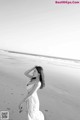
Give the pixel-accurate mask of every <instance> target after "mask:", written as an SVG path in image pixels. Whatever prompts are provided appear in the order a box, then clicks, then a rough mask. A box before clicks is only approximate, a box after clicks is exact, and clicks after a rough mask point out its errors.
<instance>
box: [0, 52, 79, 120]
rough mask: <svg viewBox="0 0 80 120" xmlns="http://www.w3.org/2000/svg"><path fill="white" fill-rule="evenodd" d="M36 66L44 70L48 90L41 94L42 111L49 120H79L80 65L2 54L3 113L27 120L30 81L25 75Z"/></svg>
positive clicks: (0, 98)
mask: <svg viewBox="0 0 80 120" xmlns="http://www.w3.org/2000/svg"><path fill="white" fill-rule="evenodd" d="M35 65H40V66H42V67H43V69H44V77H45V88H44V89H41V90H39V91H38V96H39V100H40V110H41V111H42V112H43V114H44V116H45V119H46V120H80V63H79V62H77V61H69V60H67V61H65V60H61V59H58V60H57V59H50V58H44V57H41V56H31V55H24V54H18V53H10V52H7V51H4V50H0V111H9V120H27V115H26V104H25V103H24V104H23V112H21V113H19V109H18V105H19V103H20V101H21V100H22V99H23V98H24V97H25V96H26V95H27V86H26V85H27V83H28V82H29V80H30V79H29V78H28V77H26V76H25V75H24V72H25V71H26V70H28V69H31V68H32V67H34V66H35Z"/></svg>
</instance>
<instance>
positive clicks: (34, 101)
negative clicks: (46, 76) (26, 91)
mask: <svg viewBox="0 0 80 120" xmlns="http://www.w3.org/2000/svg"><path fill="white" fill-rule="evenodd" d="M40 86H41V82H38V87H37V89H36V91H35V92H34V93H33V94H32V95H31V96H30V98H29V99H28V100H27V111H28V120H44V115H43V113H42V112H41V111H40V110H39V98H38V95H37V90H38V89H39V88H40Z"/></svg>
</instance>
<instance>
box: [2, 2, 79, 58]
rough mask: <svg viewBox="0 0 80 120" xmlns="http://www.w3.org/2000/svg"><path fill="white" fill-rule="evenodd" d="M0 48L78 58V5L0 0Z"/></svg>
mask: <svg viewBox="0 0 80 120" xmlns="http://www.w3.org/2000/svg"><path fill="white" fill-rule="evenodd" d="M59 1H60V0H59ZM0 49H8V50H14V51H20V52H26V53H33V54H40V55H49V56H56V57H64V58H72V59H80V54H79V51H80V4H69V5H68V4H55V0H0Z"/></svg>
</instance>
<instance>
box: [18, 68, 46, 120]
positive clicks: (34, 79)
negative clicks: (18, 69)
mask: <svg viewBox="0 0 80 120" xmlns="http://www.w3.org/2000/svg"><path fill="white" fill-rule="evenodd" d="M31 71H33V75H30V74H29V73H30V72H31ZM24 74H25V75H26V76H27V77H29V78H30V79H31V81H30V82H29V83H28V84H27V86H29V85H33V86H32V87H31V89H30V90H28V94H27V96H26V97H25V98H24V99H23V100H22V101H21V103H20V105H19V110H20V112H21V111H22V103H24V102H26V103H27V112H28V120H44V115H43V113H42V112H41V111H40V110H39V99H38V95H37V90H38V89H42V88H43V87H44V86H45V82H44V74H43V68H42V67H41V66H35V67H33V68H32V69H30V70H28V71H26V72H25V73H24Z"/></svg>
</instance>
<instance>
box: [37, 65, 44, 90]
mask: <svg viewBox="0 0 80 120" xmlns="http://www.w3.org/2000/svg"><path fill="white" fill-rule="evenodd" d="M35 68H36V70H37V71H38V73H39V74H40V76H39V80H40V82H41V87H40V89H42V88H43V87H45V81H44V73H43V68H42V67H41V66H36V67H35Z"/></svg>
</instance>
